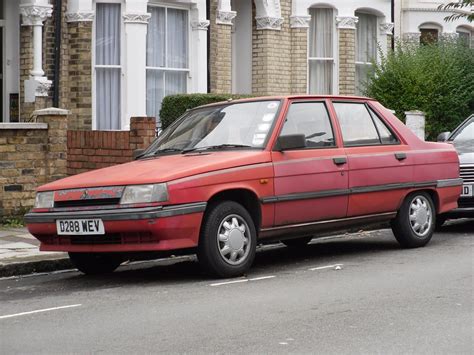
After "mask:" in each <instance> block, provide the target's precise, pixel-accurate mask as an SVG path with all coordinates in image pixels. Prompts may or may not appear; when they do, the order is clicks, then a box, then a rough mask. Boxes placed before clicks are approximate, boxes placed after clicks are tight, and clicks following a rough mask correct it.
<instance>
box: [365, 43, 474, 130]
mask: <svg viewBox="0 0 474 355" xmlns="http://www.w3.org/2000/svg"><path fill="white" fill-rule="evenodd" d="M374 68H375V70H374V71H373V73H371V74H370V76H369V78H368V81H367V82H366V86H365V94H366V95H367V96H371V97H374V98H376V99H377V100H379V101H380V102H381V103H382V104H383V105H384V106H385V107H388V108H390V109H392V110H395V114H396V115H397V117H399V118H400V119H402V120H404V119H405V111H410V110H421V111H423V112H425V114H426V131H427V133H428V138H429V139H433V138H435V137H436V136H437V134H439V133H440V132H442V131H450V130H452V129H453V128H454V127H456V126H457V125H458V124H459V123H460V122H461V121H462V120H463V119H464V118H465V117H467V116H468V115H469V114H471V113H473V112H474V70H472V68H474V49H470V48H468V47H467V46H465V45H463V44H462V43H461V42H452V41H441V42H438V43H433V44H427V45H424V46H419V45H414V44H410V43H402V42H399V43H397V45H396V48H395V50H394V51H393V52H390V53H389V54H388V55H387V56H386V57H383V58H382V60H381V62H380V63H379V64H377V63H374Z"/></svg>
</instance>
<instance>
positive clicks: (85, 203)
mask: <svg viewBox="0 0 474 355" xmlns="http://www.w3.org/2000/svg"><path fill="white" fill-rule="evenodd" d="M119 203H120V198H98V199H90V200H72V201H56V202H54V207H55V208H61V207H90V206H110V205H118V204H119Z"/></svg>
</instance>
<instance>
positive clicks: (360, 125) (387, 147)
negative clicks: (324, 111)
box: [333, 101, 413, 217]
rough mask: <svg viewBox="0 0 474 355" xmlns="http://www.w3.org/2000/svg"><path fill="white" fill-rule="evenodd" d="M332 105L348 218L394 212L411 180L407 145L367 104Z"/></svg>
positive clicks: (411, 169) (357, 102) (336, 103)
mask: <svg viewBox="0 0 474 355" xmlns="http://www.w3.org/2000/svg"><path fill="white" fill-rule="evenodd" d="M333 106H334V109H335V112H336V115H337V117H338V121H339V125H340V129H341V134H342V139H343V144H344V148H345V154H346V155H347V159H348V167H349V190H350V196H349V202H348V210H347V216H348V217H352V216H361V215H370V214H376V213H380V212H392V211H395V210H397V208H398V206H399V204H400V201H401V199H402V198H403V196H404V195H405V193H406V191H407V190H408V188H409V187H408V186H409V183H410V182H412V181H413V166H412V161H411V159H412V158H411V157H410V155H409V154H407V151H408V146H407V145H405V144H403V143H402V142H401V141H400V140H399V138H398V137H397V136H396V135H395V134H394V132H393V130H392V129H391V128H390V127H389V125H388V124H387V123H385V122H384V120H383V118H382V117H381V116H379V115H378V114H377V113H376V112H375V110H374V109H373V108H371V107H370V105H369V104H368V103H366V102H362V101H354V102H347V101H346V102H338V101H334V102H333Z"/></svg>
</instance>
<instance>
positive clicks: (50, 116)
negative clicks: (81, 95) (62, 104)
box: [0, 110, 67, 221]
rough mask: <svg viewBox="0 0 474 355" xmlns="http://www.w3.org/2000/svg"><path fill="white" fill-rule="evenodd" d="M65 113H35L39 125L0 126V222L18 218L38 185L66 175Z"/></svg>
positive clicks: (29, 203)
mask: <svg viewBox="0 0 474 355" xmlns="http://www.w3.org/2000/svg"><path fill="white" fill-rule="evenodd" d="M65 113H66V112H65V111H64V110H59V111H55V112H47V111H46V112H45V111H43V112H35V114H38V116H37V117H38V121H41V122H42V123H15V124H8V123H4V124H0V170H1V174H0V221H1V220H3V219H5V218H7V217H12V216H18V217H21V216H22V215H23V214H24V213H25V212H26V211H27V210H29V209H30V208H31V207H32V206H33V204H34V199H35V191H36V188H37V187H38V186H39V185H42V184H45V183H47V182H50V181H53V180H56V179H60V178H63V177H65V176H66V130H67V116H66V114H65ZM45 114H46V115H45Z"/></svg>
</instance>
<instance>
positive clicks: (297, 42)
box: [291, 28, 308, 94]
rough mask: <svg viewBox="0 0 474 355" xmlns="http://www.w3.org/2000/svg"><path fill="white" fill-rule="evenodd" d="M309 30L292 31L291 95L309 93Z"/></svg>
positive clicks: (297, 29) (295, 29) (298, 29)
mask: <svg viewBox="0 0 474 355" xmlns="http://www.w3.org/2000/svg"><path fill="white" fill-rule="evenodd" d="M307 73H308V29H307V28H292V29H291V93H292V94H306V93H307V91H308V84H307V77H308V74H307Z"/></svg>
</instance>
